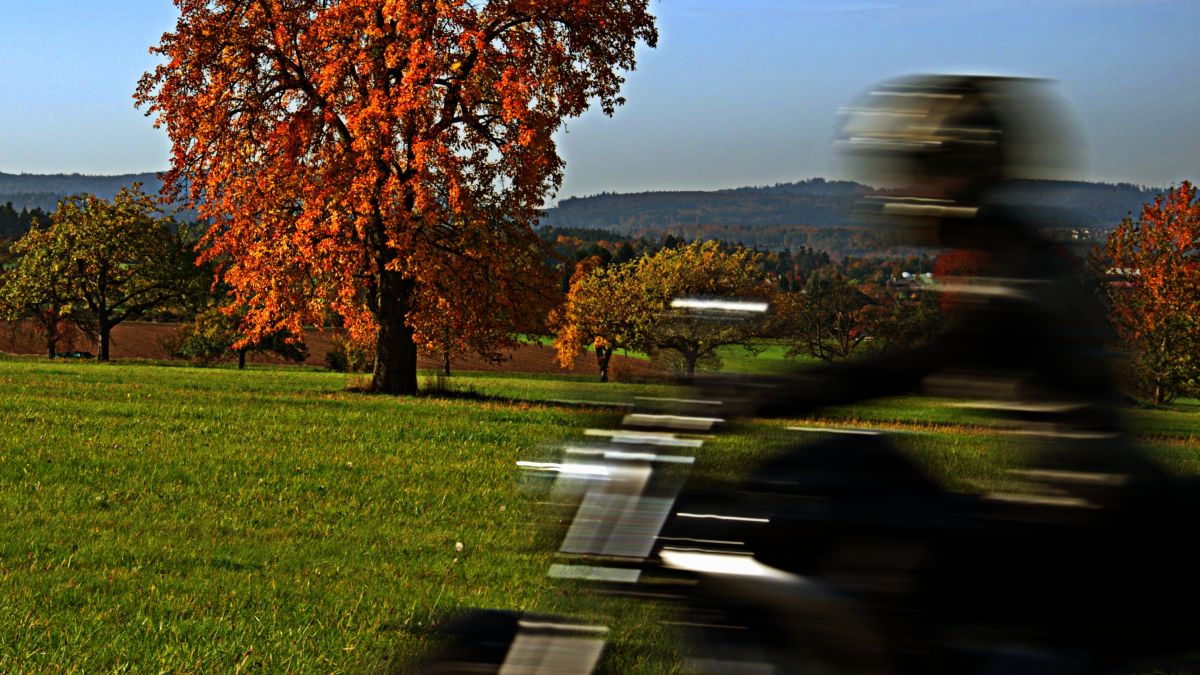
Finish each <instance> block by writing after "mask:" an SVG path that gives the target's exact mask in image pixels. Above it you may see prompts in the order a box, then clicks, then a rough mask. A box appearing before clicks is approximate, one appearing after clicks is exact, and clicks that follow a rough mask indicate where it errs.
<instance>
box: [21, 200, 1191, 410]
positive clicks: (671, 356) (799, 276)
mask: <svg viewBox="0 0 1200 675" xmlns="http://www.w3.org/2000/svg"><path fill="white" fill-rule="evenodd" d="M542 234H543V236H544V237H545V242H544V244H545V246H544V247H543V252H542V254H541V256H542V261H543V264H542V266H541V271H540V272H537V273H531V274H530V276H529V278H528V284H526V285H525V286H523V287H521V286H519V285H516V286H513V287H512V288H511V289H510V293H509V294H508V296H509V297H508V305H507V306H506V307H501V308H498V310H499V312H498V313H497V308H492V309H490V310H489V309H487V308H484V309H479V308H476V309H473V310H471V311H466V312H463V311H461V310H455V311H451V310H450V309H449V308H448V309H447V311H446V312H445V313H444V316H446V317H449V318H447V319H445V320H443V321H441V322H439V315H438V314H437V313H436V312H435V313H431V314H429V315H426V316H424V317H421V318H422V319H423V321H424V324H423V326H422V330H421V331H420V335H421V336H422V339H421V347H422V348H423V349H425V350H426V351H427V352H429V353H432V354H438V355H441V356H442V357H443V359H444V362H445V367H446V369H447V370H448V369H449V362H450V359H451V356H453V355H455V354H458V353H462V352H466V351H473V352H475V353H478V354H481V355H483V356H485V357H490V358H493V359H500V358H503V352H504V347H506V346H508V345H511V344H513V342H514V341H515V339H516V336H515V334H514V331H513V326H514V325H519V326H520V327H521V330H522V332H526V333H534V332H546V331H550V332H553V333H554V334H555V335H556V339H555V347H556V350H557V356H558V359H559V361H560V362H561V363H563V364H564V365H570V364H572V363H574V362H575V360H577V359H578V358H579V357H580V356H581V355H582V354H583V353H584V352H585V351H589V350H590V351H594V353H595V356H596V359H597V364H598V366H599V370H600V375H601V379H603V380H607V379H608V378H609V376H610V372H609V366H610V362H611V357H612V355H613V354H614V353H616V352H618V351H621V350H635V351H640V352H645V353H649V354H651V355H653V356H656V357H658V358H660V359H662V360H664V361H666V362H668V363H671V364H673V365H675V366H676V367H677V369H678V370H679V372H680V373H681V374H683V375H684V376H686V377H691V376H692V375H693V374H694V373H695V372H696V370H697V369H704V368H716V367H719V358H718V356H717V353H718V348H719V347H721V346H723V345H729V344H741V345H745V346H747V347H748V348H750V349H754V348H756V347H757V346H758V345H761V342H762V340H763V339H764V338H770V339H772V340H774V341H776V342H777V343H781V344H784V345H785V346H786V348H787V350H788V353H789V354H791V355H808V356H812V357H816V358H819V359H822V360H827V361H831V360H836V359H843V358H848V357H852V356H855V355H858V354H861V353H863V352H865V351H882V350H889V349H897V348H903V347H906V346H910V345H913V344H915V343H917V342H920V341H921V340H923V339H926V338H928V337H929V336H930V335H932V334H934V333H935V332H937V331H938V330H939V328H940V326H941V324H942V322H943V321H944V320H945V316H944V312H943V309H944V308H943V307H942V304H941V302H943V301H944V299H939V298H937V297H936V296H935V295H934V294H930V293H926V292H923V290H922V287H921V284H920V283H918V281H919V280H920V279H921V277H920V276H919V275H912V274H910V275H904V276H902V275H901V272H902V271H904V272H920V271H922V270H925V269H932V270H934V271H935V274H936V276H943V275H959V274H969V273H970V272H971V267H972V266H971V260H970V257H969V254H964V253H963V252H948V253H945V254H943V255H942V256H940V257H939V258H938V259H937V260H930V259H927V258H907V259H870V258H848V259H845V260H843V261H841V262H834V261H831V260H829V258H828V256H827V255H825V254H823V253H820V252H818V251H814V250H812V249H807V248H805V249H801V250H799V251H797V252H794V253H793V252H791V251H770V252H762V251H754V250H748V249H745V248H744V247H741V246H738V245H728V244H721V243H718V242H714V241H709V242H703V243H701V242H692V243H684V242H680V241H678V240H675V239H674V238H671V237H668V238H666V239H664V240H660V241H658V242H653V241H650V240H647V239H644V238H642V239H637V240H625V241H618V242H612V241H607V240H602V239H595V237H594V236H593V235H594V233H591V234H589V233H587V232H583V231H580V232H570V231H564V230H548V231H545V232H543V233H542ZM203 242H204V239H203V238H202V237H200V236H199V233H198V232H196V228H195V227H194V226H191V227H189V226H186V225H181V224H179V223H177V222H175V221H174V220H173V219H172V218H170V217H168V216H163V215H161V214H160V213H159V212H158V211H157V204H156V202H155V200H154V199H153V198H151V197H150V196H148V195H145V194H144V193H142V192H141V190H140V187H139V186H137V185H134V186H132V187H130V188H126V189H123V190H121V192H120V193H119V194H117V196H116V197H115V198H113V199H112V200H104V199H99V198H96V197H94V196H91V195H78V196H73V197H70V198H67V199H64V200H62V201H61V202H60V204H59V207H58V209H57V210H56V211H54V212H53V213H52V214H49V215H48V216H47V217H46V222H45V223H41V222H34V223H32V227H30V229H29V231H28V232H27V233H26V234H25V235H24V236H23V237H21V238H20V239H19V240H17V241H16V242H14V243H13V244H12V245H11V247H10V251H9V252H8V253H9V256H10V257H9V259H8V261H7V262H5V263H4V265H3V271H2V272H0V313H2V314H3V316H4V317H6V318H10V319H27V320H34V321H36V323H37V324H38V325H39V327H40V330H41V332H42V334H43V336H44V339H45V344H46V349H47V353H48V355H50V356H54V355H55V352H56V346H57V344H58V342H59V340H61V339H62V337H63V336H64V334H65V333H66V331H67V330H69V329H71V328H79V329H82V330H83V331H85V332H86V333H88V334H89V335H91V336H92V338H93V341H94V343H95V344H96V345H97V349H98V352H99V353H98V358H100V359H101V360H105V359H108V358H109V345H110V341H111V338H110V336H111V331H112V329H113V327H115V326H117V325H119V324H120V323H122V322H123V321H126V320H129V319H134V318H149V319H155V318H158V319H168V320H175V321H181V320H182V321H186V323H185V325H184V326H183V328H182V329H181V330H180V332H179V334H178V335H177V336H176V337H175V338H174V339H173V340H171V341H170V343H169V344H168V345H166V346H167V347H168V349H169V350H170V351H171V352H172V354H174V355H176V356H179V357H184V358H189V359H193V360H197V361H200V362H212V361H215V360H220V359H224V358H231V357H232V358H237V359H238V361H239V364H240V365H244V363H245V359H246V356H247V354H248V353H250V352H253V351H271V352H275V353H277V354H280V355H282V356H284V357H287V358H290V359H294V360H303V359H304V358H305V357H306V356H307V351H306V349H305V347H304V344H303V339H302V335H301V334H300V333H299V332H298V331H294V330H289V329H288V328H287V327H286V326H279V327H276V328H275V329H273V330H261V329H260V330H256V331H252V330H247V328H246V314H245V312H244V311H243V310H242V308H241V307H240V305H239V304H238V302H237V298H236V297H235V296H234V295H233V294H231V293H230V292H229V288H228V287H227V286H224V285H223V284H222V283H221V281H220V275H219V274H216V271H217V268H218V267H219V265H220V263H221V261H220V260H219V259H214V256H212V255H211V254H210V255H205V254H203V253H202V252H203V251H204V243H203ZM1198 247H1200V204H1198V203H1197V201H1196V194H1195V188H1194V186H1193V185H1192V184H1191V183H1189V182H1184V183H1182V184H1181V185H1180V186H1178V187H1176V188H1172V189H1171V190H1169V191H1168V192H1166V193H1164V194H1162V195H1160V196H1158V197H1157V198H1156V199H1155V201H1154V202H1153V203H1151V204H1147V205H1145V207H1144V208H1143V210H1142V212H1141V214H1139V216H1138V217H1137V218H1136V219H1135V218H1133V217H1132V216H1131V217H1128V218H1126V219H1125V220H1124V221H1123V222H1122V223H1120V224H1119V225H1118V226H1117V227H1116V229H1114V230H1113V231H1112V233H1111V235H1110V236H1109V237H1108V239H1107V241H1106V243H1105V245H1104V246H1103V247H1099V248H1096V249H1095V250H1094V251H1092V253H1091V255H1090V257H1089V259H1088V260H1086V261H1082V260H1081V261H1080V270H1081V281H1082V282H1085V283H1086V282H1087V281H1088V280H1090V281H1091V282H1092V283H1093V284H1094V286H1095V288H1096V289H1097V291H1098V293H1099V294H1100V297H1101V299H1102V300H1103V301H1104V303H1105V304H1106V306H1107V308H1108V310H1109V316H1110V318H1111V320H1112V325H1113V328H1114V336H1115V345H1116V346H1117V347H1118V348H1119V349H1120V350H1121V351H1122V352H1124V353H1125V354H1126V355H1127V356H1128V358H1127V359H1126V361H1125V363H1126V365H1127V368H1126V370H1127V372H1128V373H1129V378H1128V379H1129V382H1130V385H1131V387H1132V388H1133V389H1134V390H1135V391H1136V392H1137V393H1138V394H1140V395H1142V396H1144V397H1146V398H1149V399H1151V400H1153V401H1156V402H1163V401H1167V400H1170V399H1171V398H1173V397H1175V396H1178V395H1180V394H1185V393H1195V392H1197V390H1198V389H1200V258H1198V257H1197V252H1198V250H1200V248H1198ZM1085 263H1086V264H1085ZM555 275H558V276H559V277H560V286H561V293H554V292H553V290H552V287H553V281H552V280H553V278H554V277H555ZM214 278H215V279H216V280H217V281H216V282H214ZM679 297H693V298H709V299H714V298H722V299H743V300H747V301H756V302H767V303H768V304H769V305H770V306H771V307H772V311H771V312H770V313H769V315H764V316H750V315H736V314H726V315H723V316H715V317H714V315H713V314H712V313H711V312H710V313H708V314H705V313H704V312H700V313H699V314H697V313H696V312H695V311H689V310H685V309H680V308H675V307H672V306H671V301H672V300H673V299H675V298H679ZM517 314H519V315H520V316H516V315H517ZM464 315H465V316H472V317H475V321H476V323H475V324H474V325H472V326H471V329H470V331H469V332H468V335H470V336H471V340H464V339H463V334H462V331H459V330H458V328H457V325H456V324H455V320H456V319H454V317H461V316H464ZM489 316H493V317H495V320H494V322H493V323H491V324H488V323H487V321H486V320H484V319H485V318H486V317H489ZM514 318H517V319H519V321H518V322H516V323H514ZM323 324H324V325H337V316H336V315H335V314H334V313H330V314H329V316H328V317H327V319H326V320H325V321H324V322H323ZM373 343H374V340H373V336H365V337H364V336H353V335H348V336H346V337H344V338H342V339H341V342H340V344H341V348H340V350H339V353H340V354H341V355H342V358H343V359H344V360H346V361H347V363H346V364H344V365H345V367H347V368H354V367H359V368H361V367H369V366H370V363H369V361H370V360H371V358H372V356H371V346H372V344H373Z"/></svg>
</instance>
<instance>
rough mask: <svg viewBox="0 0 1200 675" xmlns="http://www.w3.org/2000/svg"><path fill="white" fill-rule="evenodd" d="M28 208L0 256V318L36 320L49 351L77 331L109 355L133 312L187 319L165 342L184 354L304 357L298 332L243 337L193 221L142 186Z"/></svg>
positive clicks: (202, 358)
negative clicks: (175, 214) (20, 231)
mask: <svg viewBox="0 0 1200 675" xmlns="http://www.w3.org/2000/svg"><path fill="white" fill-rule="evenodd" d="M21 213H22V215H24V214H26V213H27V212H25V211H22V212H21ZM31 215H32V218H31V219H30V221H29V222H28V224H27V225H26V227H25V234H24V235H23V236H21V237H20V238H19V239H17V240H16V241H15V242H13V243H12V244H11V245H10V246H7V247H4V248H5V249H6V250H5V251H4V254H5V255H4V257H3V259H2V260H0V262H3V265H0V317H3V318H7V319H10V320H31V321H33V322H35V323H36V325H37V326H38V329H39V331H40V333H41V335H42V337H43V340H44V344H45V347H46V353H47V355H48V356H49V357H51V358H54V357H55V356H56V355H57V354H58V351H59V345H60V343H61V342H62V341H63V340H64V339H66V338H67V337H68V336H69V335H70V334H71V333H72V331H75V330H80V331H82V332H84V333H85V334H86V335H88V336H89V337H90V338H91V341H92V342H93V343H94V344H95V345H96V350H97V354H96V358H98V359H99V360H101V361H107V360H109V357H110V346H111V342H112V338H111V336H112V331H113V329H114V328H115V327H116V326H118V325H120V324H121V323H123V322H125V321H127V320H131V319H152V320H153V319H157V320H169V321H180V320H186V321H188V323H187V324H186V325H185V326H184V327H183V328H182V329H181V330H180V331H179V333H178V335H176V336H175V337H174V338H173V339H171V340H169V341H168V343H167V344H166V345H164V346H165V347H166V348H167V350H168V351H169V352H170V353H171V354H172V355H174V356H179V357H182V358H188V359H193V360H197V361H201V362H206V363H207V362H212V361H215V360H219V359H221V358H225V357H229V356H236V357H237V358H238V361H239V365H242V366H244V365H245V359H246V354H247V353H248V352H251V351H273V352H276V353H279V354H281V355H283V356H285V357H288V358H292V359H295V360H303V358H304V357H305V356H306V351H305V349H304V345H303V342H302V340H300V339H299V337H298V336H291V335H286V334H284V333H280V332H277V333H272V334H268V335H266V336H264V337H262V338H259V339H258V340H256V341H254V342H249V341H247V340H245V339H244V337H245V335H244V334H243V333H242V332H241V330H240V317H239V312H238V310H237V308H236V307H233V306H231V305H230V303H229V299H228V298H227V297H226V296H225V294H224V292H223V289H222V287H221V286H219V285H217V286H214V285H213V266H212V265H210V264H205V263H202V262H200V261H199V259H198V244H199V243H200V239H199V237H198V233H197V232H196V231H195V226H194V225H192V226H189V225H187V224H181V223H178V222H176V221H175V220H174V219H173V218H172V217H170V216H164V215H162V214H161V213H160V212H159V210H158V204H157V203H156V201H155V199H154V198H152V197H151V196H149V195H146V194H145V193H143V192H142V190H141V186H140V185H137V184H134V185H132V186H130V187H127V188H123V189H121V190H120V192H119V193H118V194H117V195H116V196H115V197H114V198H113V199H111V200H107V199H101V198H98V197H96V196H94V195H87V194H85V195H75V196H71V197H68V198H66V199H63V200H62V201H60V202H59V204H58V208H57V209H56V210H55V211H53V212H52V213H50V214H45V213H44V212H34V213H32V214H31Z"/></svg>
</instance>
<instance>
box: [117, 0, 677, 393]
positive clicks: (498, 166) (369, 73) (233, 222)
mask: <svg viewBox="0 0 1200 675" xmlns="http://www.w3.org/2000/svg"><path fill="white" fill-rule="evenodd" d="M175 2H176V4H177V5H178V6H179V10H180V14H181V16H180V18H179V22H178V24H177V25H176V28H175V31H174V32H172V33H167V34H165V35H164V36H163V38H162V42H161V44H160V45H159V46H158V47H156V48H155V49H154V52H155V53H157V54H159V55H161V56H162V57H163V60H164V62H163V64H162V65H161V66H159V67H158V68H157V69H156V70H155V71H154V72H152V73H147V74H146V75H145V76H143V78H142V80H141V83H140V84H139V87H138V91H137V94H136V99H137V100H138V102H139V105H143V106H146V107H147V109H148V114H151V115H153V116H155V119H156V124H158V125H160V126H165V127H166V129H167V132H168V134H169V135H170V137H171V140H172V144H173V148H172V151H173V159H172V168H171V170H170V171H169V172H168V174H167V175H166V183H167V186H168V190H173V191H174V192H175V193H176V194H183V195H184V196H186V198H187V199H188V201H189V203H190V205H192V206H193V207H195V208H196V209H197V210H198V212H199V214H200V216H201V217H203V218H205V219H207V220H209V221H210V222H211V223H212V228H211V230H210V232H209V235H208V237H207V240H206V241H207V244H208V247H209V248H208V250H207V251H208V252H207V254H206V255H207V258H208V259H209V260H213V261H216V262H217V263H219V264H220V272H219V274H221V275H222V276H223V278H224V280H225V281H226V282H227V283H228V284H229V285H230V286H231V287H232V289H233V295H234V296H235V298H236V301H237V302H238V303H239V304H240V305H242V306H244V307H245V308H246V309H247V313H246V320H245V325H244V329H245V331H246V333H247V335H248V339H250V340H253V339H255V337H257V336H260V335H265V334H268V333H271V332H274V331H276V330H279V329H287V330H291V331H293V332H295V331H297V330H298V329H299V327H300V326H301V324H305V323H316V324H320V323H322V322H323V321H324V319H325V318H326V316H327V314H329V313H330V312H332V313H336V314H338V315H340V316H342V317H343V318H344V320H345V323H346V325H347V326H348V327H349V329H350V330H351V332H352V333H353V334H355V335H358V336H377V338H376V340H377V342H376V344H377V352H378V360H377V363H376V368H375V378H374V380H373V385H372V386H373V388H374V389H376V390H383V391H389V392H411V391H414V390H415V388H416V366H415V364H416V345H417V344H418V343H422V342H430V341H436V340H437V339H439V338H440V336H443V335H445V334H446V332H447V327H449V329H450V332H451V333H453V334H455V335H458V336H461V337H462V339H463V341H465V342H472V341H475V342H477V343H479V344H481V345H484V346H485V347H487V346H494V339H495V336H496V335H505V331H504V330H497V328H498V327H503V326H505V325H507V324H509V323H512V322H515V321H517V320H518V317H519V315H520V314H521V312H522V309H523V306H524V305H525V302H524V301H523V298H525V297H526V296H527V293H526V292H527V291H529V290H530V289H531V287H537V286H538V285H539V281H540V279H539V274H538V272H537V271H536V270H537V269H539V262H540V255H541V252H540V248H539V243H538V241H537V239H536V237H535V236H534V235H533V233H532V231H531V229H530V223H531V222H532V221H533V219H534V218H535V217H536V215H537V212H538V209H539V208H540V207H541V205H542V203H543V202H544V200H545V199H546V197H547V196H548V195H549V194H551V193H552V192H553V191H554V190H555V189H556V188H557V186H558V185H559V183H560V181H561V176H562V168H563V162H562V160H561V159H560V158H559V156H558V153H557V150H556V147H555V144H554V141H553V139H552V134H553V133H554V132H555V131H556V130H558V129H559V127H560V126H561V124H562V121H563V120H564V119H566V118H569V117H572V116H577V115H579V114H581V113H582V112H583V111H584V110H585V109H586V108H587V107H588V105H589V101H591V100H595V101H598V102H599V104H600V106H601V108H602V109H603V110H604V111H605V112H606V113H611V112H612V111H613V109H614V108H615V107H616V106H617V105H619V104H620V103H622V102H623V101H622V99H621V98H620V97H619V95H618V94H619V88H620V85H621V84H622V82H623V78H622V77H621V75H620V73H621V71H623V70H630V69H632V68H633V67H634V65H635V61H634V48H635V46H636V45H637V43H638V42H639V41H644V42H646V43H648V44H650V45H653V44H654V43H655V41H656V37H657V36H656V32H655V28H654V22H653V18H652V17H651V16H650V15H649V13H648V12H647V8H646V5H647V0H591V1H590V2H578V1H577V0H538V1H533V0H491V1H488V2H466V1H465V0H438V1H436V2H435V1H428V2H416V1H413V2H385V1H383V0H334V1H329V0H295V1H291V2H282V1H280V0H239V1H235V0H215V1H214V0H175ZM427 334H429V335H427Z"/></svg>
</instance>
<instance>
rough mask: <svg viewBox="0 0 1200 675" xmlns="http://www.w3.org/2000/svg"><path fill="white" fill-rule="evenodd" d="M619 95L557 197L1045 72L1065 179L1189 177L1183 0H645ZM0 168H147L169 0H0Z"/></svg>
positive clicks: (775, 176)
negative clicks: (652, 24) (878, 94)
mask: <svg viewBox="0 0 1200 675" xmlns="http://www.w3.org/2000/svg"><path fill="white" fill-rule="evenodd" d="M651 2H652V4H651V7H652V9H653V11H654V13H655V14H656V15H657V16H658V18H659V30H660V33H661V39H660V42H659V47H658V49H655V50H650V49H643V50H641V51H640V53H639V59H640V63H639V68H638V70H637V71H636V72H634V73H631V74H630V75H629V77H628V82H627V86H626V89H625V95H626V97H627V98H628V101H629V102H628V104H627V105H626V106H625V107H624V108H622V109H619V110H618V111H617V113H616V115H615V116H614V117H613V118H611V119H610V118H606V117H604V116H603V115H601V114H599V113H598V112H591V113H588V114H587V115H585V116H584V117H583V118H580V119H577V120H573V121H571V122H570V123H569V124H568V128H567V130H566V132H565V133H563V134H560V136H559V142H560V148H561V150H562V153H563V155H564V157H565V158H566V160H567V173H566V178H565V181H564V185H563V188H562V190H561V191H560V196H562V197H565V196H571V195H576V196H582V195H587V194H594V193H597V192H601V191H620V192H625V191H642V190H661V189H714V188H722V187H737V186H741V185H757V184H771V183H775V182H781V181H792V180H797V179H801V178H807V177H811V176H831V177H837V176H838V175H840V174H841V173H842V168H841V167H840V165H839V164H838V162H837V159H836V155H835V153H834V152H833V149H832V147H831V138H832V135H833V132H834V124H835V122H836V113H837V109H838V107H839V106H843V105H846V104H847V103H849V102H851V101H852V100H853V99H854V98H856V97H857V96H858V95H860V94H861V93H862V92H863V91H864V90H866V89H867V88H868V87H870V86H871V85H872V84H874V83H877V82H879V81H881V80H884V79H887V78H890V77H894V76H897V75H903V74H908V73H914V72H984V73H1001V74H1010V75H1030V76H1038V77H1045V78H1051V79H1053V80H1055V81H1056V82H1057V84H1056V88H1057V90H1058V92H1059V93H1060V94H1061V95H1062V96H1063V98H1064V99H1065V100H1066V101H1067V102H1068V103H1069V105H1070V107H1071V108H1072V109H1073V111H1074V115H1073V117H1074V119H1075V121H1076V122H1077V123H1078V125H1079V128H1080V131H1081V135H1082V137H1083V138H1085V139H1086V141H1087V142H1086V152H1085V153H1084V154H1083V161H1082V163H1081V164H1080V166H1079V168H1078V169H1077V171H1076V173H1075V174H1074V175H1075V176H1076V177H1080V178H1087V179H1096V180H1108V181H1130V182H1135V183H1143V184H1151V185H1164V184H1167V183H1170V182H1177V181H1178V180H1180V179H1183V178H1191V179H1197V178H1200V171H1198V170H1197V169H1200V166H1198V165H1200V160H1198V159H1197V158H1200V129H1198V128H1197V122H1198V121H1200V75H1198V74H1197V64H1198V63H1200V58H1198V57H1200V39H1198V37H1197V35H1196V30H1197V29H1196V27H1197V26H1200V2H1196V1H1195V0H1180V1H1174V0H1162V1H1158V2H1155V1H1149V0H1147V1H1140V2H1138V1H1134V0H1091V1H1084V0H976V1H971V0H914V1H910V2H887V1H882V0H881V1H876V0H842V1H839V0H814V1H812V2H804V1H802V0H651ZM0 17H3V22H2V23H0V73H2V76H0V91H2V92H3V94H2V95H0V171H4V172H8V173H16V172H31V173H41V172H76V171H77V172H81V173H124V172H134V171H147V170H161V169H163V168H165V167H166V165H167V162H168V144H167V141H166V138H165V135H164V134H163V133H162V132H160V131H156V130H154V129H153V128H152V126H151V125H150V123H149V121H148V120H147V119H146V118H144V117H143V116H142V114H141V113H140V112H139V111H137V110H135V109H134V108H133V104H132V98H131V94H132V91H133V88H134V86H135V83H136V81H137V78H138V76H139V75H140V74H141V73H142V72H143V71H144V70H146V69H148V68H150V67H152V65H153V63H154V62H153V59H152V57H151V56H150V55H149V54H148V53H147V48H148V47H149V46H150V45H151V44H153V43H155V42H157V39H158V37H159V36H160V35H161V34H162V32H163V31H165V30H169V29H171V28H172V27H173V25H174V17H175V8H174V5H173V4H171V3H170V2H168V1H167V0H107V1H106V2H96V1H94V0H88V1H83V0H42V1H41V2H26V1H24V0H0Z"/></svg>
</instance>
